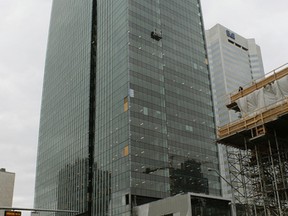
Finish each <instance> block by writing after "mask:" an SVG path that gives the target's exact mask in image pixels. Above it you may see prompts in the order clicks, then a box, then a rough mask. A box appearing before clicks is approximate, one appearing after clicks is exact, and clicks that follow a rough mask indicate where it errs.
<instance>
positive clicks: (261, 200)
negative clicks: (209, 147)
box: [217, 65, 288, 216]
mask: <svg viewBox="0 0 288 216" xmlns="http://www.w3.org/2000/svg"><path fill="white" fill-rule="evenodd" d="M285 76H288V67H287V65H285V66H284V67H282V68H281V69H280V70H279V69H277V71H273V74H272V75H270V76H268V77H266V78H264V79H261V80H259V81H256V82H254V83H252V84H250V85H249V86H246V87H244V88H242V87H241V89H240V90H239V92H235V93H233V94H231V95H230V101H229V103H228V104H227V107H228V109H233V110H235V111H240V109H239V106H238V104H237V101H238V100H239V99H240V98H242V97H245V96H249V94H252V93H253V92H255V91H256V90H258V89H261V88H263V87H265V86H267V85H269V84H271V83H273V82H275V81H276V80H278V79H281V78H283V77H285ZM217 135H218V143H221V144H224V145H226V146H228V147H229V148H227V149H228V150H227V157H228V166H229V172H230V182H231V185H232V191H233V195H234V197H235V201H236V207H237V216H239V215H245V216H250V215H253V216H254V215H255V216H256V215H257V216H262V215H263V216H288V98H287V96H286V97H284V98H283V99H281V101H277V103H275V104H270V105H269V106H265V107H262V108H261V109H259V110H257V111H255V112H253V113H252V114H249V115H246V116H243V117H242V118H240V119H238V120H237V121H235V122H231V123H229V124H227V125H224V126H222V127H219V128H218V131H217Z"/></svg>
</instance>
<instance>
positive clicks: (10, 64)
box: [0, 0, 288, 208]
mask: <svg viewBox="0 0 288 216" xmlns="http://www.w3.org/2000/svg"><path fill="white" fill-rule="evenodd" d="M79 1H80V0H79ZM82 1H84V0H82ZM114 1H120V0H114ZM179 1H180V0H179ZM51 3H52V0H0V101H1V102H0V168H1V167H3V168H6V170H7V171H10V172H15V173H16V182H15V190H14V202H13V206H15V207H26V208H28V207H33V194H34V178H35V163H36V152H37V139H38V125H39V114H40V100H41V91H42V81H43V73H44V60H45V53H46V45H47V34H48V28H49V16H50V10H51ZM287 9H288V1H287V0H276V1H271V0H202V10H203V14H204V22H205V28H206V29H208V28H211V27H212V26H214V25H215V24H216V23H220V24H222V25H224V26H226V27H227V28H229V29H231V30H232V31H234V32H235V33H237V34H239V35H241V36H243V37H246V38H255V39H256V43H257V44H258V45H259V46H260V47H261V50H262V58H263V62H264V68H265V72H269V71H271V70H272V69H274V68H276V67H279V66H281V65H283V64H285V63H287V62H288V40H287V35H288V25H287V20H288V12H287Z"/></svg>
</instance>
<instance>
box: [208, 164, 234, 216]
mask: <svg viewBox="0 0 288 216" xmlns="http://www.w3.org/2000/svg"><path fill="white" fill-rule="evenodd" d="M208 171H214V172H216V173H217V175H218V176H219V177H220V178H221V179H223V180H224V181H225V182H226V183H227V184H228V185H229V186H230V187H231V188H232V190H233V191H232V200H231V211H232V216H237V214H236V200H235V195H234V190H235V188H234V187H233V185H232V184H231V183H230V182H228V181H227V180H226V179H225V178H224V177H223V176H222V175H221V174H220V173H219V171H218V170H216V169H212V168H208Z"/></svg>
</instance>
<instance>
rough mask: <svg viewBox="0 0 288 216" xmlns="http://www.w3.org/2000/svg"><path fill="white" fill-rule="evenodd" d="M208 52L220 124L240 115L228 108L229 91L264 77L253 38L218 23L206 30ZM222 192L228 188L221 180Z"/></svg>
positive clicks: (223, 164)
mask: <svg viewBox="0 0 288 216" xmlns="http://www.w3.org/2000/svg"><path fill="white" fill-rule="evenodd" d="M205 33H206V42H207V51H208V59H209V67H210V73H211V82H212V91H213V101H214V111H215V121H216V125H217V126H223V125H225V124H227V123H229V122H232V121H234V120H236V119H237V118H239V115H240V114H239V113H235V112H234V111H228V109H227V108H226V104H227V102H228V98H229V97H228V94H229V93H231V92H235V91H238V90H239V88H241V87H243V86H245V85H247V84H249V83H251V82H252V81H253V80H257V79H259V78H261V77H263V76H264V68H263V62H262V56H261V51H260V47H259V46H258V45H257V44H256V43H255V39H246V38H244V37H242V36H240V35H238V34H237V33H235V32H234V31H232V30H230V29H228V28H226V27H224V26H222V25H220V24H217V25H215V26H214V27H212V28H211V29H209V30H207V31H206V32H205ZM219 160H220V166H221V167H220V169H221V173H222V176H224V177H225V178H226V179H227V180H229V176H228V164H227V155H226V148H224V147H222V146H220V147H219ZM222 188H223V195H224V196H226V197H227V196H228V197H229V195H228V194H230V192H229V190H230V187H229V186H228V185H227V184H226V182H224V181H222Z"/></svg>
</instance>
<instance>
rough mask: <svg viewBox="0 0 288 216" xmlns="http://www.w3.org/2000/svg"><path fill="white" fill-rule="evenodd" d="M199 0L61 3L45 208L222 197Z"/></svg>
mask: <svg viewBox="0 0 288 216" xmlns="http://www.w3.org/2000/svg"><path fill="white" fill-rule="evenodd" d="M218 166H219V164H218V157H217V147H216V144H215V126H214V114H213V107H212V96H211V85H210V77H209V73H208V68H207V54H206V48H205V39H204V30H203V21H202V13H201V7H200V0H181V1H178V0H97V1H96V0H94V1H93V0H85V1H84V0H82V1H81V0H61V1H60V0H57V1H54V2H53V7H52V15H51V24H50V32H49V42H48V49H47V57H46V67H45V75H44V86H43V98H42V108H41V120H40V132H39V146H38V158H37V174H36V186H35V207H38V208H40V207H41V208H53V209H56V208H57V209H73V210H78V211H79V212H80V213H84V212H85V213H87V214H89V215H97V216H102V215H103V216H104V215H117V216H118V215H131V214H133V210H132V209H133V206H135V205H140V204H143V203H147V202H150V201H154V200H157V199H161V198H164V197H168V196H171V195H175V194H178V193H185V192H196V193H204V194H210V195H220V193H221V192H220V191H221V188H220V180H219V176H217V174H216V173H213V172H208V171H207V168H208V167H210V168H214V169H218Z"/></svg>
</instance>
